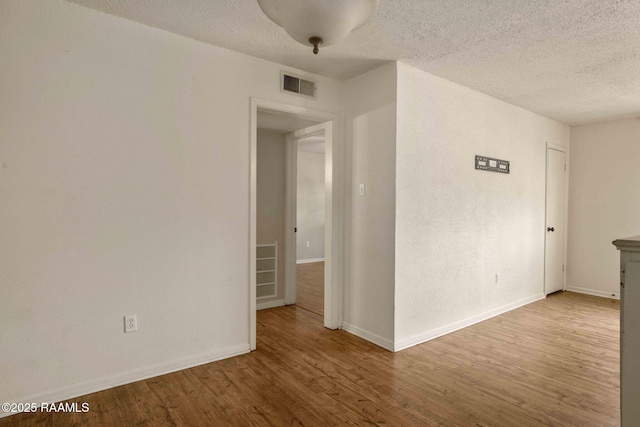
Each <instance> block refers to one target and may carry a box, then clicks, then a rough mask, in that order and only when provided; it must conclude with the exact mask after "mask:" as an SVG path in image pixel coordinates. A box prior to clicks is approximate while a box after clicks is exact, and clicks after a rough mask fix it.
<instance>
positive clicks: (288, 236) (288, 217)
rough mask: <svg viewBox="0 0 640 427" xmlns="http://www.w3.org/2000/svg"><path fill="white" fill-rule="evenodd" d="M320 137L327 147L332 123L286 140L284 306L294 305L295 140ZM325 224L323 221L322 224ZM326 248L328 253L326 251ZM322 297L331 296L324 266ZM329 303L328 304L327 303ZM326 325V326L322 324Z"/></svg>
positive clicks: (327, 256) (327, 178)
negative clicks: (324, 295) (323, 136)
mask: <svg viewBox="0 0 640 427" xmlns="http://www.w3.org/2000/svg"><path fill="white" fill-rule="evenodd" d="M321 133H323V134H324V135H325V147H326V146H327V144H331V143H332V141H331V139H333V123H332V122H325V123H320V124H317V125H314V126H310V127H308V128H304V129H300V130H297V131H294V132H291V133H290V134H287V136H286V163H285V168H286V178H285V179H286V189H287V190H286V193H287V194H286V214H285V228H284V229H285V261H284V264H285V271H284V276H285V292H284V303H285V304H287V305H291V304H295V303H296V287H297V283H296V268H297V258H296V252H297V239H296V237H297V236H296V233H295V231H294V229H295V228H296V227H297V219H298V213H297V207H298V204H297V199H298V195H297V172H298V140H300V139H303V138H306V137H309V136H313V135H318V134H321ZM324 160H325V178H324V184H325V199H327V198H329V197H331V194H330V192H331V177H330V174H328V173H327V155H326V152H325V154H324ZM330 215H331V212H330V211H329V210H328V209H327V206H326V204H325V210H324V217H325V218H327V217H328V216H330ZM325 222H326V221H325ZM324 239H325V242H329V241H330V239H331V236H330V234H329V233H328V230H327V227H324ZM330 246H331V245H328V244H325V245H324V258H325V260H327V259H331V250H330V249H331V248H330ZM327 248H329V250H327ZM324 269H325V272H324V293H325V294H327V292H329V293H330V292H331V289H330V288H331V266H330V265H329V264H327V263H326V262H325V264H324ZM329 303H331V301H330V300H329ZM324 305H325V307H324V310H325V313H326V312H327V308H329V310H330V309H331V308H330V307H326V306H327V300H326V299H325V301H324ZM325 325H326V322H325Z"/></svg>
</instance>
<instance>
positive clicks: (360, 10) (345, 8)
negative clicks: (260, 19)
mask: <svg viewBox="0 0 640 427" xmlns="http://www.w3.org/2000/svg"><path fill="white" fill-rule="evenodd" d="M379 3H380V0H258V4H259V5H260V8H261V9H262V11H263V12H264V14H265V15H267V16H268V17H269V19H271V20H272V21H273V22H275V23H276V24H278V25H280V26H281V27H282V28H284V29H285V31H286V32H287V34H289V35H290V36H291V38H293V39H294V40H295V41H297V42H298V43H302V44H303V45H306V46H313V53H315V54H317V53H318V48H319V47H320V46H325V47H326V46H331V45H333V44H336V43H338V42H339V41H340V40H342V39H343V38H345V37H346V36H347V35H349V33H350V32H352V31H353V30H355V29H358V28H360V27H362V26H363V25H364V24H366V23H367V22H369V20H370V19H371V18H373V15H375V13H376V10H378V4H379Z"/></svg>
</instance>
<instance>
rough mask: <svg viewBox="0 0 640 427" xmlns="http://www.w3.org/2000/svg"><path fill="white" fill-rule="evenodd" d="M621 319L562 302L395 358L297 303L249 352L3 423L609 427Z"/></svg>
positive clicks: (600, 303) (575, 300) (264, 319)
mask: <svg viewBox="0 0 640 427" xmlns="http://www.w3.org/2000/svg"><path fill="white" fill-rule="evenodd" d="M618 316H619V303H618V302H617V301H612V300H608V299H604V298H597V297H590V296H585V295H578V294H573V293H568V292H567V293H560V294H556V295H553V296H550V297H549V298H547V299H546V300H543V301H539V302H536V303H533V304H530V305H527V306H525V307H522V308H519V309H517V310H514V311H511V312H509V313H506V314H504V315H501V316H498V317H495V318H493V319H489V320H487V321H485V322H482V323H479V324H476V325H474V326H471V327H469V328H466V329H463V330H460V331H457V332H455V333H452V334H449V335H446V336H444V337H441V338H438V339H435V340H432V341H430V342H427V343H424V344H421V345H419V346H416V347H412V348H410V349H407V350H404V351H402V352H399V353H395V354H394V353H390V352H388V351H386V350H383V349H381V348H379V347H376V346H375V345H373V344H370V343H368V342H367V341H364V340H361V339H359V338H357V337H355V336H353V335H351V334H349V333H347V332H344V331H330V330H327V329H325V328H323V326H322V322H321V317H320V316H318V315H316V314H313V313H311V312H309V311H307V310H303V309H300V308H298V307H296V306H288V307H279V308H275V309H270V310H261V311H259V312H258V350H257V351H255V352H252V353H251V354H247V355H244V356H239V357H236V358H232V359H227V360H223V361H219V362H215V363H210V364H207V365H203V366H199V367H195V368H192V369H186V370H184V371H180V372H176V373H173V374H169V375H164V376H161V377H157V378H153V379H149V380H146V381H140V382H137V383H133V384H129V385H125V386H122V387H117V388H114V389H110V390H106V391H103V392H100V393H94V394H91V395H88V396H84V397H80V398H78V399H74V400H73V401H75V402H88V403H89V404H90V409H91V410H90V412H89V413H87V414H55V415H50V414H20V415H15V416H12V417H9V418H5V419H2V420H0V426H7V425H24V426H35V425H48V426H51V425H55V426H63V425H90V426H125V425H126V426H134V425H149V426H156V425H157V426H164V425H185V426H199V425H211V426H225V425H238V426H248V425H258V426H262V425H272V426H285V425H297V426H301V425H304V426H327V425H339V426H342V425H352V426H354V425H387V426H430V425H440V426H508V427H514V426H517V427H520V426H597V427H603V426H617V425H619V409H618V408H619V397H618V396H619V381H618V375H619V374H618V372H619V368H618V367H619V356H618V349H619V347H618V338H619V337H618V333H619V322H618Z"/></svg>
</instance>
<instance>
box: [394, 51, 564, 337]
mask: <svg viewBox="0 0 640 427" xmlns="http://www.w3.org/2000/svg"><path fill="white" fill-rule="evenodd" d="M397 120H398V122H397V130H398V131H397V148H396V206H395V229H396V234H395V251H396V253H395V347H396V348H397V349H399V348H404V347H407V346H409V345H413V344H416V343H418V342H422V341H425V340H427V339H430V338H433V337H435V336H437V335H440V334H442V333H446V332H448V331H451V330H454V329H457V328H459V327H462V326H465V325H466V324H469V323H473V322H475V321H478V320H482V319H483V318H485V317H486V316H490V315H495V314H497V313H499V312H501V311H504V310H507V309H510V308H514V307H516V306H518V305H521V304H524V303H527V302H531V301H533V300H535V299H537V298H541V297H542V292H543V280H544V218H545V147H546V142H547V141H548V142H551V143H554V144H558V145H564V146H568V145H569V127H567V126H565V125H562V124H560V123H558V122H555V121H553V120H550V119H547V118H544V117H542V116H539V115H536V114H534V113H531V112H528V111H526V110H523V109H521V108H518V107H514V106H512V105H510V104H507V103H505V102H502V101H499V100H497V99H495V98H491V97H489V96H486V95H484V94H481V93H479V92H476V91H473V90H471V89H468V88H465V87H463V86H460V85H457V84H454V83H451V82H449V81H446V80H444V79H441V78H439V77H435V76H433V75H430V74H428V73H425V72H423V71H420V70H417V69H415V68H412V67H410V66H407V65H405V64H402V63H398V119H397ZM476 154H477V155H485V156H490V157H495V158H499V159H504V160H509V161H510V162H511V174H508V175H507V174H499V173H492V172H486V171H479V170H475V169H474V156H475V155H476ZM495 273H500V275H501V280H500V283H498V284H496V283H495Z"/></svg>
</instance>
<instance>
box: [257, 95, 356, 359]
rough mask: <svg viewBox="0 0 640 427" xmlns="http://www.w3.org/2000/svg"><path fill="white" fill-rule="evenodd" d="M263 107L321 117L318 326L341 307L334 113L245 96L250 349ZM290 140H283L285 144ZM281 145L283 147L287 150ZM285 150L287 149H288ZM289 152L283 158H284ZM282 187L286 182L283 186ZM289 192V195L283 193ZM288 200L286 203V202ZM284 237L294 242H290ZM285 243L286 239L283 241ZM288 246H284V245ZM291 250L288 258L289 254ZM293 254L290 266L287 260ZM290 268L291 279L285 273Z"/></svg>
mask: <svg viewBox="0 0 640 427" xmlns="http://www.w3.org/2000/svg"><path fill="white" fill-rule="evenodd" d="M259 113H261V114H263V113H268V114H271V115H275V116H285V117H287V118H289V119H291V120H302V121H305V120H306V121H311V122H313V123H322V124H321V125H319V126H321V127H322V129H323V130H324V135H325V144H324V145H325V156H324V171H325V181H324V186H325V200H324V202H325V203H324V217H325V225H324V271H323V273H324V289H323V290H324V292H323V293H324V326H325V327H327V328H329V329H337V328H338V327H339V325H340V321H341V319H340V313H341V303H342V301H341V298H340V289H341V276H340V272H341V271H342V242H341V239H342V237H341V233H340V230H341V227H342V223H343V220H342V214H341V203H340V202H341V200H342V188H343V182H344V177H343V172H342V167H343V163H342V162H343V154H342V151H343V149H342V144H341V142H340V141H341V140H340V138H339V132H338V120H337V117H338V116H337V115H335V114H332V113H326V112H322V111H318V110H311V109H308V108H304V107H297V106H292V105H288V104H281V103H277V102H273V101H266V100H260V99H256V98H252V99H251V118H250V132H251V133H250V200H249V211H250V215H249V223H250V224H249V242H248V243H249V340H250V348H251V350H255V349H256V308H257V303H256V282H257V281H256V271H257V266H256V262H257V258H258V257H257V255H256V251H257V243H258V242H257V226H256V217H257V187H258V185H257V133H258V114H259ZM303 136H307V135H303V134H299V133H298V134H296V132H293V133H292V135H291V140H293V139H295V138H301V137H303ZM291 146H292V144H288V147H291ZM289 150H290V148H287V153H290V151H289ZM288 156H289V154H288ZM288 163H289V158H287V164H288ZM289 180H290V172H287V181H289ZM286 191H287V193H289V192H290V191H291V186H287V188H286ZM287 198H288V199H289V198H290V195H289V194H288V195H287ZM290 205H291V204H290V203H288V204H287V206H290ZM295 240H296V239H295V214H294V215H293V216H292V215H291V213H290V209H289V208H288V207H287V213H286V220H285V237H284V242H285V245H284V246H285V247H284V251H280V253H284V256H285V259H286V260H285V267H284V280H285V283H284V289H285V290H284V299H285V302H286V303H289V304H291V303H293V302H295V266H296V263H295V252H296V251H295V249H294V250H293V251H292V248H295V247H294V246H293V245H295ZM290 242H294V243H293V245H292V244H291V243H290ZM287 243H289V244H287ZM287 248H288V249H287ZM292 253H293V258H292ZM290 259H293V268H291V262H288V260H290ZM291 270H293V276H292V277H293V280H292V278H291Z"/></svg>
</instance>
